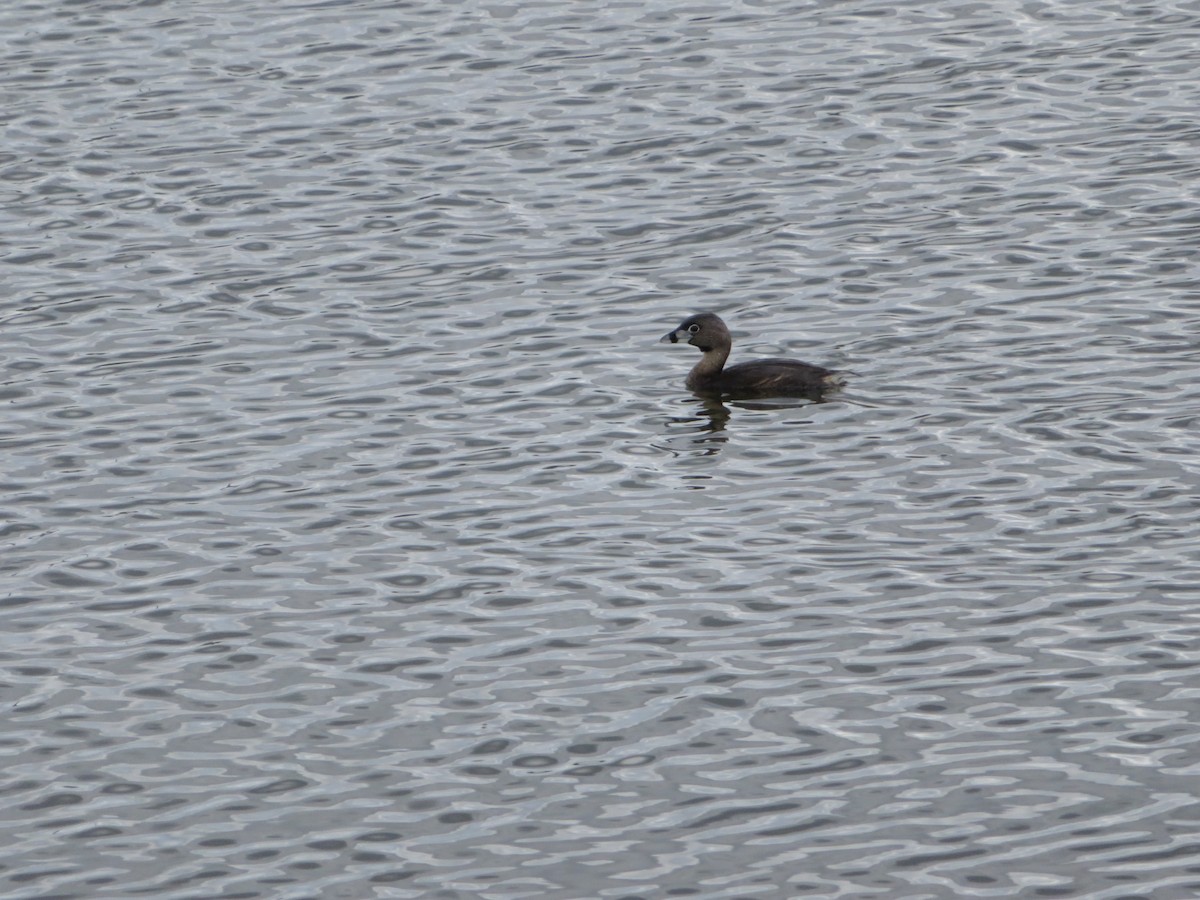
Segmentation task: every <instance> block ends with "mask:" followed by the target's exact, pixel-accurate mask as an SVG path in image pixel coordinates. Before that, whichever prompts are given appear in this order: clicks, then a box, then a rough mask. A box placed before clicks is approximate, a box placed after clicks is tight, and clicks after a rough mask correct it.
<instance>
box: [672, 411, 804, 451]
mask: <svg viewBox="0 0 1200 900" xmlns="http://www.w3.org/2000/svg"><path fill="white" fill-rule="evenodd" d="M688 402H694V403H695V404H696V405H695V406H693V407H692V409H693V413H692V414H691V415H688V416H675V417H673V418H672V423H673V424H676V425H679V426H683V427H685V428H687V429H688V430H689V431H692V432H693V437H692V439H691V440H692V443H693V444H696V445H701V446H702V447H703V453H704V454H705V455H712V454H716V453H720V452H721V449H722V447H723V446H724V444H725V443H726V442H727V441H728V440H729V439H730V436H731V431H730V429H731V428H732V426H731V425H730V423H731V422H732V421H733V420H734V416H735V411H737V410H784V409H801V408H803V407H807V406H812V405H813V404H814V403H820V402H823V401H820V400H817V401H813V400H803V399H796V398H778V399H773V400H721V399H720V398H719V397H703V396H697V397H695V398H694V399H693V400H692V401H688Z"/></svg>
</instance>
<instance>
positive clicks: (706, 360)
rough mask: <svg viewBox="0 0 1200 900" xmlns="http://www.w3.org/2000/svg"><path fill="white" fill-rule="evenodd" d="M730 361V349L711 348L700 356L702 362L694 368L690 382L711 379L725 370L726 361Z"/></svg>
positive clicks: (725, 347) (726, 347)
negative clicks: (698, 379)
mask: <svg viewBox="0 0 1200 900" xmlns="http://www.w3.org/2000/svg"><path fill="white" fill-rule="evenodd" d="M727 359H729V347H728V346H724V347H709V348H708V349H707V350H705V351H704V352H703V353H701V354H700V362H698V363H696V365H695V366H694V367H693V368H692V373H691V375H689V376H688V378H689V380H691V379H697V378H711V377H712V376H714V375H717V374H719V373H720V371H721V370H722V369H723V368H725V360H727Z"/></svg>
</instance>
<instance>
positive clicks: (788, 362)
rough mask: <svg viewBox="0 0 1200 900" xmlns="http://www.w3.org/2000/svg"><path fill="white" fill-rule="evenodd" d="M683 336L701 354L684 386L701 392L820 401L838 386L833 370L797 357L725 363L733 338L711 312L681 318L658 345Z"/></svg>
mask: <svg viewBox="0 0 1200 900" xmlns="http://www.w3.org/2000/svg"><path fill="white" fill-rule="evenodd" d="M680 341H687V342H688V343H689V344H691V345H692V346H693V347H697V348H699V350H700V353H701V354H702V355H701V357H700V362H698V363H696V365H695V367H693V369H692V371H691V372H690V373H688V377H687V382H686V384H687V386H688V388H690V389H691V390H692V391H693V392H695V393H697V394H700V395H702V396H710V397H727V398H729V399H731V400H738V399H753V398H760V397H806V398H808V399H809V400H820V399H821V398H822V397H823V396H825V394H827V393H829V392H831V391H834V390H836V389H838V388H840V387H841V386H842V384H843V379H842V377H841V375H839V374H838V373H837V372H835V371H834V370H833V369H826V368H824V367H823V366H814V365H812V364H811V363H806V362H800V360H798V359H756V360H753V361H752V362H744V363H737V364H736V365H732V366H726V365H725V361H726V360H727V359H729V351H730V349H731V348H732V346H733V338H732V337H731V336H730V334H729V329H728V328H727V327H726V326H725V323H724V322H723V321H721V317H720V316H718V315H716V314H715V313H710V312H704V313H697V314H696V315H694V316H689V317H688V318H686V319H684V320H683V321H682V322H681V323H680V324H679V327H678V328H676V329H675V330H674V331H668V332H667V333H666V334H665V335H663V336H662V338H661V340H660V341H659V343H660V344H667V343H670V344H677V343H679V342H680Z"/></svg>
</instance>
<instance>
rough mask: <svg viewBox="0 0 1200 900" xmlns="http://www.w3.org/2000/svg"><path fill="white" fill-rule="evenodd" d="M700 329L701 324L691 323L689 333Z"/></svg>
mask: <svg viewBox="0 0 1200 900" xmlns="http://www.w3.org/2000/svg"><path fill="white" fill-rule="evenodd" d="M699 330H700V326H699V325H689V326H688V334H695V333H696V332H697V331H699Z"/></svg>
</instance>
